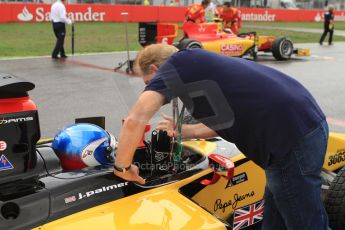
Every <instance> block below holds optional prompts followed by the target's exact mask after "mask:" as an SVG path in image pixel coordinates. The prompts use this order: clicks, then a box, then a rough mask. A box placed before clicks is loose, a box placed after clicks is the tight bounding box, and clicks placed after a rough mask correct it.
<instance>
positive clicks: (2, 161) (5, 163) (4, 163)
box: [0, 154, 14, 171]
mask: <svg viewBox="0 0 345 230" xmlns="http://www.w3.org/2000/svg"><path fill="white" fill-rule="evenodd" d="M13 168H14V167H13V165H12V164H11V162H10V161H9V160H8V159H7V158H6V156H5V155H4V154H2V155H1V157H0V171H5V170H10V169H13Z"/></svg>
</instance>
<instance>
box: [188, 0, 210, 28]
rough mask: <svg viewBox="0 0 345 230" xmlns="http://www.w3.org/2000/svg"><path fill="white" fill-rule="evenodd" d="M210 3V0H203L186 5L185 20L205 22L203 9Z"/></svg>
mask: <svg viewBox="0 0 345 230" xmlns="http://www.w3.org/2000/svg"><path fill="white" fill-rule="evenodd" d="M209 4H210V0H203V1H202V2H201V4H193V5H191V6H189V7H188V9H187V11H186V14H185V16H186V21H185V23H187V22H193V23H203V22H205V9H206V8H207V6H208V5H209Z"/></svg>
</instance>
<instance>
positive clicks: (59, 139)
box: [52, 123, 117, 170]
mask: <svg viewBox="0 0 345 230" xmlns="http://www.w3.org/2000/svg"><path fill="white" fill-rule="evenodd" d="M52 148H53V149H54V152H55V153H56V155H57V156H58V157H59V159H60V162H61V166H62V168H63V169H66V170H75V169H82V168H85V167H93V166H98V165H105V166H111V165H113V164H114V157H115V150H116V148H117V141H116V139H115V137H114V136H113V135H111V134H109V133H108V132H107V131H105V130H104V129H102V128H101V127H99V126H97V125H93V124H88V123H79V124H73V125H70V126H67V127H65V128H64V129H63V130H62V131H60V132H59V133H58V134H57V135H56V136H55V138H54V140H53V143H52Z"/></svg>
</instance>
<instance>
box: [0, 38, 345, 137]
mask: <svg viewBox="0 0 345 230" xmlns="http://www.w3.org/2000/svg"><path fill="white" fill-rule="evenodd" d="M297 46H298V47H307V48H310V49H311V54H312V55H311V56H310V57H297V58H293V59H292V60H289V61H282V62H277V61H275V60H274V58H273V57H272V56H271V55H262V56H259V61H258V63H260V64H263V65H267V66H271V67H273V68H275V69H278V70H280V71H282V72H284V73H286V74H288V75H291V76H292V77H294V78H295V79H297V80H298V81H299V82H301V83H302V84H303V85H304V86H305V87H306V88H307V89H309V90H310V92H311V93H312V94H313V95H314V97H315V98H316V100H317V101H318V103H319V104H320V106H321V108H322V109H323V111H324V112H325V113H326V116H327V118H328V121H329V124H330V130H331V131H333V132H342V133H345V106H344V99H345V79H344V78H345V74H344V70H345V68H344V66H345V43H335V44H334V45H333V46H327V45H324V46H319V45H318V44H303V45H302V44H301V45H296V47H297ZM131 57H132V58H133V57H135V53H134V52H131ZM125 59H126V53H125V52H123V53H106V54H105V53H104V54H90V55H75V56H73V57H69V58H68V59H67V60H66V61H60V60H59V61H54V60H52V59H51V58H50V57H35V58H22V59H0V72H5V73H11V74H13V75H16V76H19V77H21V78H24V79H26V80H28V81H31V82H33V83H34V84H35V85H36V88H35V89H34V90H33V91H31V92H30V93H29V94H30V97H31V98H32V99H33V100H34V101H35V102H36V104H37V106H38V110H39V116H40V125H41V137H42V138H49V137H54V135H55V134H56V133H57V131H58V130H59V129H61V128H63V127H64V126H66V125H69V124H72V123H74V119H75V118H77V117H89V116H105V117H106V129H107V130H108V131H110V132H112V133H114V134H115V135H118V133H119V130H120V127H121V120H122V118H124V117H126V115H127V114H128V111H129V109H130V108H131V106H132V105H133V104H134V103H135V101H136V98H137V97H138V96H139V95H140V93H141V92H142V90H143V88H144V84H143V82H142V81H141V79H139V78H136V77H132V76H128V75H126V74H125V72H124V71H120V72H114V70H113V69H114V67H115V66H117V65H118V63H119V62H122V61H124V60H125ZM162 111H163V112H165V113H168V114H171V108H170V106H169V105H168V106H165V107H164V108H163V110H162ZM158 120H159V115H157V116H155V117H154V119H153V120H152V121H151V123H152V124H153V125H154V124H155V123H156V122H157V121H158ZM281 122H282V123H283V122H284V121H283V120H282V121H281ZM277 128H279V127H277Z"/></svg>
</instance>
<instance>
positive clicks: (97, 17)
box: [0, 3, 345, 23]
mask: <svg viewBox="0 0 345 230" xmlns="http://www.w3.org/2000/svg"><path fill="white" fill-rule="evenodd" d="M66 8H67V12H68V13H67V14H68V17H69V18H71V19H72V20H74V21H76V22H123V21H128V22H149V21H157V22H183V20H184V13H185V11H186V7H169V6H136V5H104V4H103V5H97V4H92V5H91V4H70V5H67V6H66ZM240 10H241V14H242V20H243V21H253V22H255V21H263V22H273V21H303V22H319V21H321V20H322V15H323V11H322V10H283V9H262V8H240ZM123 12H127V13H128V16H123V15H121V13H123ZM335 20H336V21H345V11H336V12H335ZM48 21H50V5H47V4H6V3H0V23H6V22H48Z"/></svg>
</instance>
